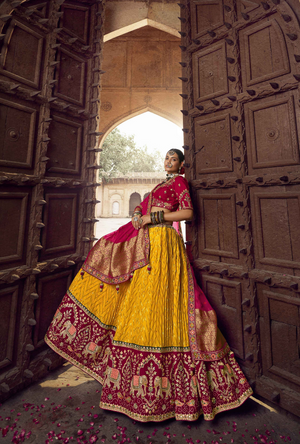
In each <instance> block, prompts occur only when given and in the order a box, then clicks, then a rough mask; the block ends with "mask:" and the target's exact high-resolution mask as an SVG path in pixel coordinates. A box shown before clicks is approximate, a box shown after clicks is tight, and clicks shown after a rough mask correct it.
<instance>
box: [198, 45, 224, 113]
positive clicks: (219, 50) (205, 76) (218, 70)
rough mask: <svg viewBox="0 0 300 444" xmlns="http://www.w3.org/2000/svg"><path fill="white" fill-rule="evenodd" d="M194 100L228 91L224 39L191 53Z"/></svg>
mask: <svg viewBox="0 0 300 444" xmlns="http://www.w3.org/2000/svg"><path fill="white" fill-rule="evenodd" d="M193 71H194V101H195V104H196V103H197V102H199V103H200V102H202V101H203V100H207V99H212V98H214V97H217V96H222V95H223V94H227V93H228V92H229V86H228V78H227V76H228V74H227V63H226V44H225V41H222V42H219V43H216V44H214V45H212V46H211V47H209V48H206V49H201V50H199V51H197V52H195V53H194V54H193Z"/></svg>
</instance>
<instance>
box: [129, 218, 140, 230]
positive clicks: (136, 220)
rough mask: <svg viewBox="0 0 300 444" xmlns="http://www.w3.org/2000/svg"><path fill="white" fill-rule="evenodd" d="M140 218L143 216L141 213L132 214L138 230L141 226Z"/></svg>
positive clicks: (133, 223)
mask: <svg viewBox="0 0 300 444" xmlns="http://www.w3.org/2000/svg"><path fill="white" fill-rule="evenodd" d="M140 218H141V216H140V215H139V214H135V215H134V216H132V219H131V222H132V225H133V226H134V228H135V229H136V230H138V229H139V228H140V223H139V222H140Z"/></svg>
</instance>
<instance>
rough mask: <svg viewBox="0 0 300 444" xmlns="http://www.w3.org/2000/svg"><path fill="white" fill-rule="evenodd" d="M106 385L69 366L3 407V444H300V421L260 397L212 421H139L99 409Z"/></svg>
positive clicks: (0, 419) (0, 437)
mask: <svg viewBox="0 0 300 444" xmlns="http://www.w3.org/2000/svg"><path fill="white" fill-rule="evenodd" d="M100 393H101V385H100V384H99V383H98V382H96V381H95V380H94V379H92V378H91V377H89V376H87V375H85V373H83V372H82V371H80V370H78V369H77V368H76V367H74V366H72V365H71V364H69V363H66V364H64V365H63V366H62V367H61V368H59V369H57V370H55V371H54V372H52V373H49V375H48V376H47V377H46V378H44V379H43V380H41V381H39V382H37V383H35V384H34V385H32V386H30V387H28V388H27V389H25V390H23V391H22V392H19V393H18V394H16V395H15V396H14V397H12V398H11V399H9V400H8V401H6V402H5V403H4V404H3V405H0V427H1V429H0V442H1V444H2V443H3V444H8V443H11V442H13V443H21V442H25V443H28V444H30V443H36V444H44V443H45V444H49V443H50V442H59V443H83V444H90V443H96V442H97V444H100V443H106V444H110V443H111V444H113V443H115V444H125V443H139V444H162V443H168V444H182V443H190V444H196V443H199V444H231V443H235V444H252V443H253V444H258V443H263V444H275V443H284V442H286V443H290V442H291V443H295V444H299V443H300V422H299V421H298V420H295V419H293V418H291V417H290V416H289V415H286V414H281V413H279V412H277V411H276V410H275V409H273V408H270V407H268V406H266V405H265V404H263V403H261V402H260V401H259V402H258V401H255V400H254V399H249V400H247V401H246V402H245V403H244V404H243V405H242V406H241V407H239V408H238V409H234V410H230V411H228V412H223V413H220V414H219V415H217V417H216V418H215V419H214V420H213V421H210V422H207V421H204V420H203V418H202V417H201V418H199V419H198V420H197V421H195V422H191V423H188V422H184V421H175V420H174V419H170V420H167V421H164V422H162V423H153V422H152V423H139V422H136V421H133V420H132V419H130V418H128V417H126V416H124V415H122V414H119V413H114V412H109V411H105V410H102V409H100V408H99V407H98V404H99V399H100Z"/></svg>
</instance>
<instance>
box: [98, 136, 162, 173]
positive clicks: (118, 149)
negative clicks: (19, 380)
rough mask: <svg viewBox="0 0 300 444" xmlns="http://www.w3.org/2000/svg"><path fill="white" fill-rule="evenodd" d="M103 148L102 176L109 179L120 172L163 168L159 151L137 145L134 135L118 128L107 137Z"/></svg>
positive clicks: (148, 170) (149, 170)
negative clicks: (126, 134)
mask: <svg viewBox="0 0 300 444" xmlns="http://www.w3.org/2000/svg"><path fill="white" fill-rule="evenodd" d="M102 149H103V151H102V153H101V162H100V163H101V166H102V169H101V170H100V177H105V178H107V179H109V178H110V177H117V176H118V174H119V173H122V174H126V173H128V172H151V171H162V170H163V157H162V155H161V153H160V152H159V151H156V152H155V153H149V152H148V150H147V147H143V148H139V147H137V146H136V142H135V140H134V136H125V135H123V134H122V133H121V132H120V130H119V129H118V128H115V129H114V130H113V131H112V132H111V133H110V134H109V135H108V136H107V137H106V139H105V141H104V143H103V146H102Z"/></svg>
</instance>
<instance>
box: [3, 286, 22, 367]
mask: <svg viewBox="0 0 300 444" xmlns="http://www.w3.org/2000/svg"><path fill="white" fill-rule="evenodd" d="M18 302H20V301H19V287H18V286H17V285H14V286H9V287H6V288H2V289H0V304H1V323H0V369H2V368H5V367H7V366H9V365H11V364H14V363H15V359H16V345H17V344H16V338H17V334H18V330H19V329H18V321H19V319H18V314H19V310H18Z"/></svg>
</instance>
